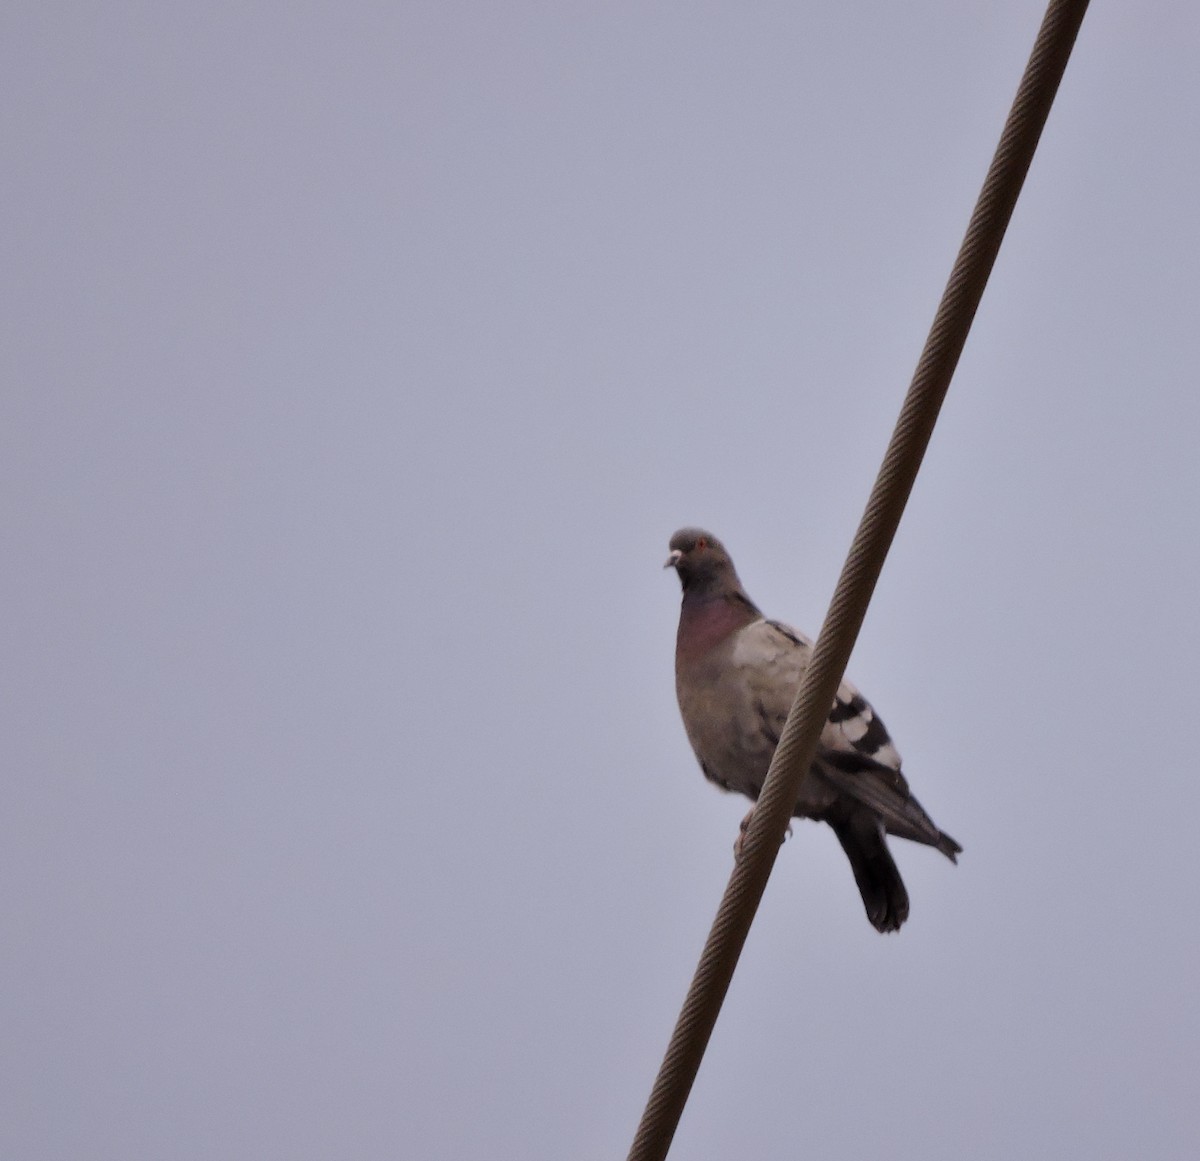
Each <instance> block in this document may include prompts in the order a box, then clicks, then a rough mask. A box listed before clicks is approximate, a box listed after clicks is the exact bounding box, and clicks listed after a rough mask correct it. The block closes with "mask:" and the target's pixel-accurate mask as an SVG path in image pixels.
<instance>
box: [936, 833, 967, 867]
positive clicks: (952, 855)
mask: <svg viewBox="0 0 1200 1161" xmlns="http://www.w3.org/2000/svg"><path fill="white" fill-rule="evenodd" d="M937 849H938V850H939V851H941V852H942V854H944V855H945V856H946V858H948V859H949V860H950V861H951V862H952V863H957V862H958V856H959V855H961V854H962V847H961V846H960V845H959V844H958V843H956V842H955V841H954V840H953V839H952V838H951V837H950V836H949V835H948V834H947V833H946V832H945V831H944V830H939V831H938V841H937Z"/></svg>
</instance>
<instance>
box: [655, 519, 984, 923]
mask: <svg viewBox="0 0 1200 1161" xmlns="http://www.w3.org/2000/svg"><path fill="white" fill-rule="evenodd" d="M670 549H671V554H670V555H669V556H668V557H667V560H666V564H665V565H664V567H665V568H674V569H675V571H676V572H677V573H678V574H679V580H680V583H681V584H682V586H683V606H682V608H681V609H680V613H679V630H678V634H677V637H676V642H675V692H676V694H677V696H678V698H679V712H680V714H681V715H682V717H683V725H684V729H685V730H686V731H687V736H688V741H689V742H691V744H692V749H693V750H694V751H695V753H696V758H697V759H698V760H699V762H700V769H701V770H702V771H703V772H704V776H705V777H706V778H707V779H708V780H709V781H710V782H715V783H716V784H717V785H718V786H720V787H722V788H723V789H725V790H730V791H734V792H736V793H738V794H744V795H746V797H747V798H750V799H753V800H757V799H758V795H759V791H760V790H761V789H762V785H763V782H764V780H765V779H766V776H767V768H768V767H769V766H770V764H771V756H772V755H773V754H774V753H775V747H776V745H777V744H778V742H779V736H780V734H781V733H782V731H783V724H784V722H785V721H786V720H787V716H788V711H789V710H790V709H791V708H792V701H793V700H794V698H795V696H796V690H797V689H798V688H799V686H800V680H801V678H802V677H803V675H804V670H805V668H806V666H807V665H808V659H809V657H810V656H811V655H812V641H811V640H810V639H809V638H808V637H806V636H804V634H802V633H799V632H797V631H796V630H795V629H793V628H792V627H791V626H789V625H785V624H784V623H783V622H781V621H769V620H767V619H766V618H765V617H764V616H763V614H762V613H761V612H760V611H759V609H758V606H757V605H756V604H755V603H754V602H753V601H752V600H751V599H750V598H749V597H748V596H747V595H746V590H745V589H743V588H742V582H741V581H740V580H739V579H738V574H737V570H736V569H735V568H734V567H733V561H732V560H731V559H730V556H729V553H728V552H726V551H725V546H724V545H723V544H722V543H721V542H720V541H719V540H718V539H717V538H716V537H715V536H713V535H712V533H711V532H705V531H703V530H702V529H699V528H681V529H680V530H679V531H678V532H676V533H675V535H674V536H672V537H671V542H670ZM792 813H793V815H794V816H795V817H797V818H811V819H815V820H817V821H820V822H827V823H829V825H830V826H831V827H832V828H833V832H834V834H836V835H837V838H838V842H840V843H841V844H842V849H843V850H844V851H845V852H846V856H847V857H848V858H849V860H850V866H851V869H852V870H853V871H854V879H855V882H856V883H857V884H858V889H859V892H860V893H861V895H862V899H863V905H864V906H865V908H866V911H867V918H868V919H869V920H870V921H871V924H872V925H873V926H874V927H875V929H876V930H877V931H881V932H890V931H899V929H900V925H901V924H902V923H903V922H904V921H905V920H906V919H907V918H908V891H907V890H906V889H905V887H904V881H903V880H902V879H901V878H900V872H899V871H898V870H897V869H896V864H895V862H893V860H892V855H891V852H890V851H889V850H888V846H887V841H886V836H887V835H889V834H893V835H897V836H899V837H900V838H906V839H911V840H912V841H914V842H918V843H924V844H926V845H927V846H931V847H936V848H937V849H938V850H939V851H941V852H942V854H944V855H945V856H946V857H947V858H948V859H949V860H950V861H951V862H952V863H953V862H957V861H958V859H957V856H958V855H959V853H960V852H961V851H962V847H961V846H959V844H958V843H957V842H955V841H954V839H952V838H951V837H950V836H949V835H948V834H946V833H945V832H944V831H941V830H939V829H938V828H937V827H936V826H935V825H934V823H933V820H932V819H931V818H930V817H929V815H928V814H926V813H925V811H924V810H923V809H922V807H921V804H920V803H919V802H917V800H916V799H915V798H914V797H913V796H912V794H911V793H910V792H909V789H908V782H907V780H906V779H905V777H904V775H903V774H902V773H901V772H900V755H899V753H897V751H896V747H895V746H894V745H892V739H891V737H890V736H889V735H888V732H887V730H886V729H885V728H884V724H883V722H882V721H881V720H880V719H879V717H878V716H877V715H876V713H875V711H874V710H873V709H872V708H871V706H870V704H869V703H868V702H867V701H866V699H865V698H864V697H863V696H862V694H860V693H859V692H858V690H857V689H855V688H854V686H853V685H851V684H850V683H849V682H848V681H843V682H842V684H841V685H840V686H839V687H838V692H837V697H836V698H835V699H834V702H833V708H832V710H831V711H830V714H829V718H828V720H827V721H826V722H825V726H824V728H823V729H822V731H821V738H820V741H819V743H818V745H817V754H816V757H815V759H814V760H813V764H812V767H811V771H810V773H809V775H808V777H806V778H805V779H804V781H803V784H802V786H801V789H800V799H799V801H798V802H797V803H796V808H795V810H794V811H793V812H792ZM751 814H753V808H751ZM749 819H750V815H747V816H746V821H745V822H743V823H742V832H743V834H744V833H745V828H746V825H747V823H748V822H749ZM739 846H740V840H739Z"/></svg>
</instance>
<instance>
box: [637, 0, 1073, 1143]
mask: <svg viewBox="0 0 1200 1161" xmlns="http://www.w3.org/2000/svg"><path fill="white" fill-rule="evenodd" d="M1087 6H1088V5H1087V0H1051V3H1050V5H1049V7H1048V8H1047V10H1046V15H1045V17H1044V18H1043V20H1042V26H1041V29H1040V30H1039V32H1038V36H1037V40H1036V41H1035V43H1034V46H1033V51H1032V53H1031V54H1030V58H1029V63H1028V64H1027V65H1026V67H1025V73H1024V75H1023V77H1022V78H1021V83H1020V86H1019V87H1018V90H1017V95H1016V98H1015V99H1014V101H1013V106H1012V109H1011V111H1010V112H1009V115H1008V119H1007V121H1006V122H1005V125H1004V130H1003V132H1002V134H1001V136H1000V143H999V145H998V146H997V148H996V153H995V156H994V157H993V158H992V163H991V166H990V167H989V169H988V173H987V177H986V179H985V180H984V183H983V189H982V191H981V192H980V195H979V199H978V201H977V202H976V204H975V210H974V212H973V213H972V215H971V220H970V224H969V225H968V227H967V232H966V236H965V237H964V239H963V243H962V246H961V248H960V249H959V253H958V257H957V259H956V260H955V263H954V267H953V269H952V271H951V274H950V279H949V282H948V283H947V285H946V290H945V292H944V293H943V295H942V300H941V303H940V305H939V306H938V310H937V314H936V315H935V316H934V320H933V325H932V327H931V328H930V331H929V336H928V338H927V339H926V341H925V347H924V350H923V351H922V353H921V357H920V359H919V361H918V363H917V368H916V371H915V372H914V373H913V378H912V382H911V384H910V385H909V389H908V394H907V395H906V397H905V400H904V404H903V406H902V408H901V411H900V417H899V419H898V420H897V422H896V428H895V431H894V432H893V433H892V438H891V441H890V442H889V444H888V448H887V452H886V453H885V455H884V459H883V464H882V466H881V467H880V470H879V475H878V476H877V478H876V480H875V485H874V487H873V488H872V491H871V496H870V499H869V500H868V501H867V507H866V511H865V512H864V514H863V518H862V521H861V522H860V524H859V526H858V532H857V533H856V535H855V537H854V542H853V544H852V545H851V548H850V552H849V555H848V556H847V559H846V563H845V565H844V566H843V568H842V573H841V576H840V578H839V579H838V584H837V588H836V589H835V590H834V595H833V599H832V601H831V602H830V606H829V612H828V613H827V614H826V617H825V622H824V625H823V626H822V628H821V632H820V635H819V636H818V638H817V642H816V645H815V647H814V649H813V654H812V660H811V662H810V664H809V666H808V670H807V671H806V673H805V675H804V680H803V681H802V682H801V685H800V689H799V691H798V692H797V694H796V700H795V702H794V703H793V705H792V709H791V713H790V714H789V716H788V720H787V724H786V725H785V726H784V729H783V733H782V735H781V736H780V739H779V745H778V746H777V747H776V750H775V756H774V758H773V759H772V761H771V768H770V771H769V772H768V774H767V779H766V782H765V783H764V785H763V789H762V793H761V794H760V795H759V799H758V804H757V806H756V807H755V810H754V816H753V819H752V821H751V823H750V826H749V829H748V830H747V832H746V835H745V840H744V844H743V848H742V854H741V857H740V858H739V859H738V860H737V862H736V864H735V866H734V870H733V874H732V875H731V876H730V879H729V885H728V886H727V887H726V889H725V894H724V897H723V898H722V900H721V904H720V907H719V909H718V911H717V916H716V919H715V920H714V921H713V926H712V930H711V931H710V932H709V936H708V940H707V942H706V943H705V946H704V951H703V952H702V954H701V957H700V962H699V964H698V966H697V968H696V974H695V976H694V977H693V980H692V984H691V987H690V988H689V989H688V994H687V997H686V998H685V1000H684V1004H683V1008H682V1010H681V1012H680V1014H679V1019H678V1020H677V1022H676V1025H675V1031H674V1033H673V1034H672V1037H671V1041H670V1043H669V1045H668V1046H667V1051H666V1055H665V1057H664V1059H663V1062H662V1065H661V1067H660V1069H659V1073H658V1077H657V1078H656V1080H655V1083H654V1087H653V1089H652V1090H651V1093H650V1097H649V1100H648V1101H647V1104H646V1109H645V1112H644V1113H643V1114H642V1120H641V1123H640V1124H639V1126H638V1130H637V1134H636V1136H635V1138H634V1141H633V1146H632V1148H631V1149H630V1152H629V1161H660V1159H661V1158H664V1157H666V1155H667V1151H668V1150H669V1149H670V1147H671V1140H672V1138H673V1137H674V1135H675V1130H676V1128H677V1127H678V1125H679V1119H680V1117H681V1116H682V1115H683V1109H684V1106H685V1105H686V1104H687V1099H688V1095H689V1093H690V1092H691V1089H692V1084H693V1082H694V1081H695V1079H696V1073H697V1072H698V1071H699V1068H700V1062H701V1060H702V1059H703V1056H704V1051H705V1049H706V1047H707V1046H708V1041H709V1038H710V1036H711V1035H712V1030H713V1027H714V1025H715V1024H716V1020H717V1015H718V1013H719V1012H720V1010H721V1004H722V1003H723V1002H724V999H725V994H726V992H727V991H728V988H729V983H730V980H731V979H732V978H733V972H734V969H735V968H736V966H737V961H738V957H739V956H740V955H741V951H742V947H743V946H744V944H745V942H746V936H747V935H748V933H749V931H750V925H751V923H752V922H753V920H754V915H755V912H756V911H757V909H758V904H759V901H760V900H761V898H762V894H763V891H764V890H765V888H766V885H767V879H768V878H769V877H770V874H771V869H772V868H773V866H774V865H775V858H776V855H777V854H778V852H779V846H780V843H781V842H782V840H783V836H784V832H785V831H786V829H787V826H788V820H789V819H790V817H791V813H792V807H793V805H794V804H795V802H796V799H797V797H798V795H799V788H800V783H801V780H802V779H803V778H804V776H805V774H806V773H807V771H808V769H809V767H810V766H811V764H812V760H813V756H814V754H815V753H816V747H817V740H818V738H819V736H820V733H821V727H822V725H823V724H824V722H825V718H826V716H827V715H828V713H829V707H830V706H831V705H832V704H833V699H834V694H835V692H836V690H837V686H838V683H839V681H841V677H842V674H843V672H844V671H845V668H846V664H847V662H848V661H849V659H850V652H851V650H852V649H853V648H854V642H855V639H856V638H857V636H858V631H859V629H860V628H861V626H862V622H863V618H864V616H865V615H866V611H867V605H868V603H869V602H870V599H871V595H872V593H873V592H874V590H875V584H876V582H877V581H878V579H879V573H880V570H881V569H882V568H883V562H884V559H885V558H886V556H887V552H888V549H889V548H890V547H891V543H892V540H893V538H894V537H895V534H896V528H897V526H898V525H899V523H900V517H901V515H902V513H903V511H904V506H905V504H906V503H907V501H908V497H909V493H910V492H911V491H912V486H913V482H914V481H915V480H916V476H917V471H918V469H919V468H920V466H921V460H922V458H923V456H924V454H925V449H926V447H927V446H928V444H929V439H930V436H931V435H932V433H933V427H934V424H935V423H936V422H937V417H938V412H939V411H940V410H941V406H942V402H943V400H944V399H945V397H946V391H947V389H948V387H949V386H950V379H951V377H952V375H953V374H954V369H955V367H956V366H957V364H958V359H959V356H960V355H961V354H962V349H963V346H964V344H965V343H966V340H967V334H968V332H969V331H970V329H971V323H972V321H973V320H974V317H975V312H976V310H977V309H978V307H979V302H980V299H981V298H982V296H983V291H984V287H985V286H986V285H987V280H988V277H989V275H990V274H991V271H992V267H993V265H994V264H995V261H996V255H997V253H998V252H999V249H1000V243H1001V242H1002V241H1003V238H1004V232H1005V230H1006V229H1007V227H1008V222H1009V219H1010V218H1011V217H1012V212H1013V207H1014V206H1015V205H1016V202H1017V197H1018V195H1019V194H1020V192H1021V186H1022V184H1023V183H1024V180H1025V175H1026V173H1028V171H1029V165H1030V162H1031V161H1032V160H1033V154H1034V151H1035V150H1036V148H1037V144H1038V139H1039V138H1040V137H1041V133H1042V129H1043V128H1044V126H1045V124H1046V118H1047V116H1048V115H1049V112H1050V107H1051V105H1052V104H1053V102H1054V97H1055V94H1056V93H1057V91H1058V86H1059V82H1060V81H1061V80H1062V76H1063V72H1064V70H1065V69H1066V66H1067V60H1068V59H1069V57H1070V55H1071V49H1072V48H1073V46H1074V44H1075V38H1076V36H1077V35H1078V32H1079V27H1080V24H1081V23H1082V21H1083V16H1084V13H1085V12H1086V11H1087Z"/></svg>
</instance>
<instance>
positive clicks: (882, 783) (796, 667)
mask: <svg viewBox="0 0 1200 1161" xmlns="http://www.w3.org/2000/svg"><path fill="white" fill-rule="evenodd" d="M812 645H813V643H812V640H811V639H810V638H808V637H806V636H805V635H804V634H803V633H801V632H799V631H798V630H796V629H793V628H792V627H791V626H790V625H786V624H784V623H783V622H782V621H757V622H755V623H754V624H752V625H748V626H747V627H746V628H745V629H744V630H743V641H742V642H739V652H740V651H741V650H742V648H743V647H744V648H745V650H746V657H745V661H746V663H747V664H749V663H753V664H755V665H756V666H757V667H758V668H759V675H758V676H759V678H760V683H759V684H760V688H761V689H762V691H763V692H762V695H761V696H760V699H759V706H760V712H761V713H762V715H763V718H764V728H765V729H767V730H769V731H770V732H771V734H773V737H774V742H776V743H777V742H778V740H779V735H780V733H781V732H782V730H783V724H784V722H785V721H786V720H787V716H788V712H789V711H790V710H791V708H792V701H793V700H794V698H795V696H796V690H797V689H798V688H799V686H800V681H801V679H802V678H803V676H804V671H805V669H806V668H807V667H808V662H809V658H810V657H811V656H812ZM736 659H737V655H736V654H735V660H736ZM813 769H814V771H815V773H816V774H817V775H818V777H819V778H820V779H821V780H822V781H823V782H825V783H826V785H828V786H830V787H831V788H832V789H834V790H835V791H836V792H837V793H838V794H841V795H846V796H848V797H850V798H852V799H854V800H855V801H857V802H859V803H861V804H862V805H863V806H866V807H868V808H869V809H870V810H871V811H872V812H873V813H874V814H876V815H877V816H878V817H879V819H880V821H881V822H882V823H883V825H884V827H885V828H886V829H887V830H888V832H889V833H891V834H894V835H898V836H899V837H901V838H907V839H912V840H913V841H915V842H920V843H928V844H929V845H931V846H936V847H938V848H939V849H940V850H942V851H943V852H944V853H945V854H946V855H948V857H950V858H951V859H953V858H954V853H955V852H956V851H957V850H959V849H960V848H959V847H958V844H957V843H955V842H954V841H953V840H952V839H949V838H948V836H946V835H944V834H942V832H941V831H939V830H938V828H937V827H936V826H935V825H934V823H933V820H932V819H930V817H929V815H927V814H926V813H925V811H924V809H923V808H922V807H921V804H920V803H919V802H918V801H917V800H916V799H915V798H913V796H912V794H911V792H910V791H909V788H908V781H907V780H906V779H905V777H904V775H903V774H902V773H901V772H900V754H899V752H898V751H897V750H896V747H895V745H893V743H892V739H891V736H890V735H889V734H888V732H887V727H886V726H885V725H884V724H883V721H882V719H881V718H880V717H879V716H878V715H877V714H876V713H875V710H874V709H873V708H872V706H871V703H870V702H868V701H867V699H866V698H865V697H863V695H862V694H861V693H859V692H858V690H857V689H856V688H855V687H854V686H853V685H852V684H851V683H850V682H849V681H843V682H842V683H841V685H839V686H838V691H837V696H836V697H835V698H834V701H833V708H832V709H831V710H830V712H829V718H828V720H827V721H826V723H825V726H824V728H823V729H822V731H821V741H820V745H819V746H818V749H817V758H816V761H815V763H814V765H813ZM806 797H807V795H806Z"/></svg>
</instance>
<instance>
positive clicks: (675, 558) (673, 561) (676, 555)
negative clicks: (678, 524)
mask: <svg viewBox="0 0 1200 1161" xmlns="http://www.w3.org/2000/svg"><path fill="white" fill-rule="evenodd" d="M682 556H683V553H682V552H680V551H679V549H678V548H676V549H674V550H673V551H672V552H671V555H670V556H668V557H667V559H666V560H665V561H664V562H663V568H674V567H675V566H676V565H677V564H678V563H679V560H680V558H681V557H682Z"/></svg>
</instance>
